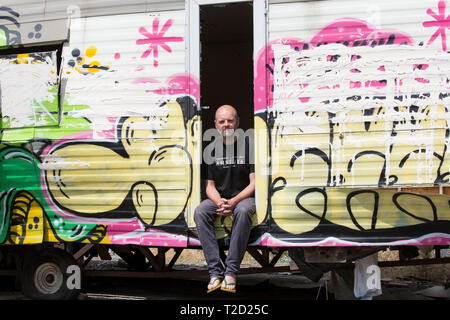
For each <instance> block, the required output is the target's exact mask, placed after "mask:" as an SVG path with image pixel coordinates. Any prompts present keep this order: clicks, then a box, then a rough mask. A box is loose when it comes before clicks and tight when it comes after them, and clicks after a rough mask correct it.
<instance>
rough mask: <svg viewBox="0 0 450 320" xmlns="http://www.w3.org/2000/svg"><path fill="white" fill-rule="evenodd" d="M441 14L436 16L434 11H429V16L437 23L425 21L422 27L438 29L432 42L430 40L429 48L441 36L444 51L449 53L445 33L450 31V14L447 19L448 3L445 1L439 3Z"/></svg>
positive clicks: (431, 39)
mask: <svg viewBox="0 0 450 320" xmlns="http://www.w3.org/2000/svg"><path fill="white" fill-rule="evenodd" d="M438 9H439V14H436V13H435V12H434V11H433V10H431V9H428V10H427V14H428V15H429V16H431V17H433V18H434V19H435V21H425V22H424V23H423V24H422V25H423V26H424V27H425V28H432V27H437V28H438V29H437V30H436V32H435V33H433V35H432V36H431V38H430V40H428V43H427V46H429V45H430V44H431V43H433V42H434V40H436V38H437V37H438V36H439V35H440V36H441V42H442V50H444V51H447V36H446V33H445V30H446V29H450V14H449V15H448V16H447V17H445V9H446V3H445V0H441V1H439V3H438Z"/></svg>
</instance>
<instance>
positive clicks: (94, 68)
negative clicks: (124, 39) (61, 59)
mask: <svg viewBox="0 0 450 320" xmlns="http://www.w3.org/2000/svg"><path fill="white" fill-rule="evenodd" d="M71 53H72V59H70V60H69V61H68V62H67V64H68V65H69V66H70V67H73V68H74V69H75V70H76V71H78V72H79V73H82V74H89V73H96V72H99V71H100V70H108V69H109V66H102V65H101V64H100V62H98V61H97V60H92V61H90V62H89V63H86V58H94V56H95V54H96V53H97V48H96V47H95V46H90V47H88V48H87V49H86V51H85V57H83V56H81V52H80V50H79V49H77V48H75V49H73V50H72V52H71Z"/></svg>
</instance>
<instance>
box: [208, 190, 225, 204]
mask: <svg viewBox="0 0 450 320" xmlns="http://www.w3.org/2000/svg"><path fill="white" fill-rule="evenodd" d="M206 196H207V197H208V198H209V199H211V200H212V201H213V202H214V203H215V204H216V205H217V206H219V203H220V200H221V199H222V197H221V196H220V194H219V191H217V189H216V188H215V187H214V186H212V185H208V186H207V187H206Z"/></svg>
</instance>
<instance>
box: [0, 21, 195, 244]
mask: <svg viewBox="0 0 450 320" xmlns="http://www.w3.org/2000/svg"><path fill="white" fill-rule="evenodd" d="M142 16H143V17H145V15H142ZM112 18H114V17H112ZM166 21H167V22H166V23H165V24H164V26H163V27H162V29H161V31H159V32H158V23H159V22H158V19H157V18H156V19H155V20H153V27H154V31H155V32H154V33H153V34H150V33H147V32H146V29H145V28H144V27H141V28H140V29H139V30H140V31H141V33H142V34H144V35H149V37H148V39H147V40H148V41H147V40H144V39H140V40H142V41H139V40H138V41H136V40H131V41H130V43H133V44H134V45H135V46H136V51H137V49H139V46H140V45H142V44H146V45H150V48H149V50H148V54H144V55H143V56H142V57H141V58H140V59H138V58H136V57H135V55H133V54H126V53H124V52H117V51H116V52H114V53H112V56H109V57H108V56H107V55H106V54H105V50H104V47H102V48H98V46H96V45H93V44H92V43H89V42H88V41H83V42H76V41H75V44H74V45H73V46H68V47H67V48H65V49H64V51H63V56H64V60H65V61H67V63H66V65H65V66H63V70H62V72H61V74H62V75H63V77H64V78H65V79H64V80H65V82H66V83H67V85H66V87H65V96H64V97H63V98H64V108H63V110H62V115H63V118H62V121H61V126H60V127H54V128H52V127H47V128H41V129H39V128H37V129H36V132H35V133H33V134H32V138H30V137H29V134H28V132H27V131H25V130H14V131H12V130H6V131H4V135H3V137H2V143H3V145H4V146H5V145H6V147H4V148H3V149H2V150H0V152H1V154H0V155H1V157H0V165H1V166H2V168H8V170H7V171H2V177H4V176H10V177H11V179H6V180H2V182H1V184H0V186H1V188H0V190H2V193H1V202H0V203H1V207H0V213H1V215H0V218H1V221H2V223H1V225H0V227H1V229H0V232H1V233H0V242H3V243H8V244H22V243H35V242H42V241H71V242H73V241H76V242H90V243H99V242H101V243H140V244H145V245H172V246H183V245H185V244H186V239H187V237H186V230H187V224H186V221H185V216H186V214H187V208H188V206H189V205H190V202H189V201H190V199H191V192H192V186H193V184H198V181H197V179H198V178H194V177H193V175H194V168H193V163H192V162H193V160H192V153H193V150H194V147H193V146H192V142H191V140H192V139H193V138H192V136H191V135H193V134H194V133H193V132H194V130H193V125H194V124H195V123H198V119H197V118H196V111H195V110H196V102H195V101H196V100H198V96H199V84H198V81H196V80H195V79H194V78H192V77H190V76H189V75H188V74H185V73H184V72H182V70H180V71H181V72H179V73H175V74H172V75H171V76H168V77H166V78H165V79H164V78H161V77H160V76H159V74H155V73H149V72H146V64H145V63H143V61H140V60H141V59H142V60H144V59H145V58H147V56H148V55H149V54H150V53H153V57H154V61H153V66H157V65H158V63H159V62H161V61H162V57H159V55H158V47H159V46H161V47H162V48H163V49H165V50H166V51H168V52H169V53H171V49H170V48H169V47H168V45H167V43H166V42H169V41H176V42H180V41H184V38H183V37H173V38H171V37H166V38H164V41H162V42H160V40H162V38H163V36H164V34H165V33H166V31H167V30H168V29H169V28H170V27H171V25H172V23H173V19H171V18H169V19H166ZM135 23H136V25H138V23H139V24H140V22H135ZM140 25H142V24H140ZM41 30H42V29H41V28H39V27H37V28H35V29H34V31H35V33H33V35H31V34H30V36H32V37H36V35H37V33H39V32H41ZM130 30H136V28H130ZM72 32H73V33H74V35H72V37H71V38H72V39H76V37H77V35H78V34H83V32H85V31H84V30H78V29H76V28H73V30H72ZM77 32H81V33H77ZM37 57H39V55H38V56H37ZM37 57H35V56H34V54H30V55H26V56H20V57H17V59H16V60H17V61H19V58H20V59H23V60H24V61H23V63H33V64H35V62H36V61H37ZM41 60H42V61H44V62H45V61H47V60H45V59H43V58H42V59H41ZM99 61H105V62H106V63H100V62H99ZM7 62H8V63H9V64H10V65H12V64H14V65H17V63H15V61H12V60H11V59H10V60H9V61H7ZM13 62H14V63H13ZM19 62H20V61H19ZM36 64H37V63H36ZM7 70H8V69H7V68H5V67H3V68H1V71H3V72H6V71H7ZM54 74H56V72H54ZM5 78H6V75H5ZM57 80H59V78H58V79H57ZM33 88H34V89H36V88H35V86H34V87H33ZM110 88H112V90H111V89H110ZM2 89H3V83H2ZM130 90H131V91H132V92H133V94H130V95H124V92H128V91H130ZM45 91H46V92H47V93H48V91H49V90H48V89H46V90H45ZM2 93H3V92H2ZM28 96H32V97H33V98H34V99H35V100H42V99H38V98H39V96H38V95H37V94H35V93H33V92H31V93H29V94H28ZM30 104H31V103H30V102H27V103H22V105H24V106H27V105H28V106H29V105H30ZM17 121H18V123H19V124H20V125H22V126H23V124H24V123H25V119H22V118H20V119H17ZM197 125H198V124H197ZM16 141H25V142H26V143H24V144H21V143H17V142H16ZM24 170H25V171H24ZM195 170H197V169H195ZM195 172H197V171H195ZM18 176H20V177H21V178H22V183H19V182H18V181H15V180H16V179H15V178H14V177H18ZM196 181H197V182H196ZM87 190H90V191H88V192H86V191H87Z"/></svg>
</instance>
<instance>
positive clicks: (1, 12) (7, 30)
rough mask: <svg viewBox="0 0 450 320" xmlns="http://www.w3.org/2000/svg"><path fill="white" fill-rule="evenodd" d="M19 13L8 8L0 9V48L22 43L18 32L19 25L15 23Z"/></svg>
mask: <svg viewBox="0 0 450 320" xmlns="http://www.w3.org/2000/svg"><path fill="white" fill-rule="evenodd" d="M19 16H20V15H19V13H18V12H16V11H14V10H13V9H11V8H8V7H0V21H1V23H2V24H4V25H0V46H11V45H15V44H21V43H22V37H21V34H20V31H19V28H20V23H19V22H18V21H17V18H18V17H19Z"/></svg>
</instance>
